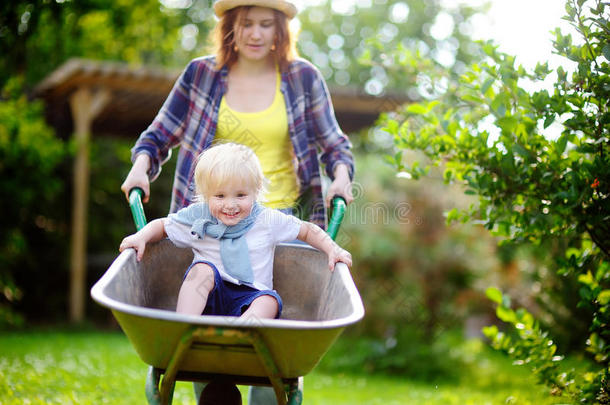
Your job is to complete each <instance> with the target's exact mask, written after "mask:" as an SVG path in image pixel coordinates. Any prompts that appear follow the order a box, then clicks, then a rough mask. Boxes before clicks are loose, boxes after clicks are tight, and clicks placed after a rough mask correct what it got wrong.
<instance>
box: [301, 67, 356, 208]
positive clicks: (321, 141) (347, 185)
mask: <svg viewBox="0 0 610 405" xmlns="http://www.w3.org/2000/svg"><path fill="white" fill-rule="evenodd" d="M314 73H315V75H314V77H313V78H312V81H311V83H312V86H311V111H312V117H313V118H314V120H315V129H316V131H317V133H316V141H317V143H318V145H319V146H320V148H321V150H322V154H321V156H320V160H321V162H322V163H323V164H324V165H325V167H326V174H327V175H328V176H329V177H330V178H331V179H332V183H331V185H330V187H329V189H328V191H327V193H326V206H330V201H331V199H332V198H333V197H334V196H335V195H339V196H341V197H343V198H344V199H345V201H346V203H347V204H350V203H351V202H352V201H353V196H352V179H353V177H354V157H353V155H352V152H351V148H352V144H351V142H350V141H349V139H348V138H347V136H346V135H345V134H344V133H343V131H342V130H341V128H340V127H339V123H338V122H337V119H336V117H335V112H334V109H333V105H332V101H331V98H330V94H329V91H328V87H327V86H326V82H325V81H324V78H323V77H322V75H321V74H320V72H319V71H317V70H314Z"/></svg>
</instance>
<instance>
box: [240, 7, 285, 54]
mask: <svg viewBox="0 0 610 405" xmlns="http://www.w3.org/2000/svg"><path fill="white" fill-rule="evenodd" d="M234 31H235V33H236V35H235V45H237V49H238V50H237V52H238V54H239V57H240V58H245V59H247V60H252V61H260V60H263V59H265V58H267V57H268V56H269V53H270V52H271V46H272V45H273V43H274V41H275V17H274V13H273V10H272V9H270V8H267V7H252V8H250V9H249V10H248V12H247V14H246V16H245V18H244V19H243V21H238V22H237V23H236V24H235V27H234Z"/></svg>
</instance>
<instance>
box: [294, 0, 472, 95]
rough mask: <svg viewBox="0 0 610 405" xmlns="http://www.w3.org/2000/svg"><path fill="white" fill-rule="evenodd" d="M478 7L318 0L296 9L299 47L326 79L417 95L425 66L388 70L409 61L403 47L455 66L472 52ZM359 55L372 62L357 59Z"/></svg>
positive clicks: (462, 63)
mask: <svg viewBox="0 0 610 405" xmlns="http://www.w3.org/2000/svg"><path fill="white" fill-rule="evenodd" d="M482 11H483V9H481V8H476V7H469V6H466V5H463V4H455V5H454V4H452V5H449V4H443V3H442V2H438V1H424V0H408V1H407V0H405V1H397V2H393V1H386V0H369V1H357V2H340V1H334V2H331V1H324V2H322V3H321V4H319V5H316V6H310V7H307V8H305V9H304V10H303V11H302V12H301V13H300V14H299V17H298V18H299V21H300V31H301V32H300V35H299V51H300V53H301V54H302V55H303V56H304V57H306V58H308V59H310V60H311V61H313V63H314V64H315V65H316V66H318V67H319V68H320V69H321V71H322V73H323V74H324V76H325V77H326V79H327V80H328V82H329V83H331V84H335V85H339V86H349V85H352V86H353V85H354V84H355V83H357V87H359V88H361V89H363V90H364V91H365V92H366V93H368V94H371V95H375V96H377V95H381V94H384V93H392V92H400V93H402V94H401V95H403V96H405V95H406V96H408V97H409V99H419V98H421V97H422V92H423V93H425V92H426V90H425V89H424V87H425V85H426V83H428V81H429V78H428V75H427V70H420V71H418V72H416V71H415V69H414V70H413V73H414V74H402V75H392V74H391V72H390V71H391V70H392V69H395V67H396V66H397V65H401V63H402V62H404V64H402V67H403V68H404V67H405V65H406V64H408V63H409V61H407V60H406V59H405V58H404V53H405V52H409V53H412V54H418V55H422V56H427V57H429V58H430V61H431V64H433V65H437V66H444V67H446V68H452V69H453V70H455V71H456V72H458V73H459V72H461V71H462V70H463V68H464V67H465V66H466V65H467V64H468V63H470V62H472V60H473V59H474V58H476V57H477V56H478V49H477V47H475V46H473V45H474V44H473V42H472V40H471V39H470V37H469V35H468V32H469V29H470V27H471V23H472V20H471V18H472V17H473V15H475V14H477V13H480V12H482ZM371 43H373V44H374V45H375V46H370V44H371ZM393 50H398V51H400V57H399V58H398V59H399V60H394V59H393V58H392V57H391V56H392V51H393ZM394 55H396V54H394ZM362 58H365V59H369V60H375V61H377V62H378V63H375V64H372V63H369V64H361V63H358V60H359V59H362Z"/></svg>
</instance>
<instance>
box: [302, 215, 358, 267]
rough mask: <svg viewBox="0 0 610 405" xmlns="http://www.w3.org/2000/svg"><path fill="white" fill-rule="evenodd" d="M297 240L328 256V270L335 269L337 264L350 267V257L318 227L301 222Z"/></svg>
mask: <svg viewBox="0 0 610 405" xmlns="http://www.w3.org/2000/svg"><path fill="white" fill-rule="evenodd" d="M297 239H299V240H302V241H303V242H306V243H308V244H310V245H311V246H313V247H315V248H316V249H318V250H321V251H323V252H324V253H326V254H327V255H328V268H329V269H330V271H333V270H334V269H335V264H336V263H337V262H343V263H345V264H347V266H348V267H352V255H351V254H350V253H349V252H348V251H347V250H345V249H343V248H341V246H339V245H337V244H336V243H335V241H333V240H332V239H331V238H330V236H328V234H327V233H326V232H324V231H323V230H322V229H321V228H320V227H319V226H316V225H314V224H312V223H310V222H305V221H303V222H302V223H301V229H300V230H299V235H298V236H297Z"/></svg>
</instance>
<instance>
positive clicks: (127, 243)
mask: <svg viewBox="0 0 610 405" xmlns="http://www.w3.org/2000/svg"><path fill="white" fill-rule="evenodd" d="M128 248H134V249H135V250H136V259H137V261H140V260H142V257H143V256H144V250H145V249H146V241H145V240H144V238H142V237H141V235H140V234H139V233H134V234H133V235H129V236H128V237H126V238H125V239H123V241H122V242H121V244H120V245H119V252H122V251H123V250H125V249H128Z"/></svg>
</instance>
